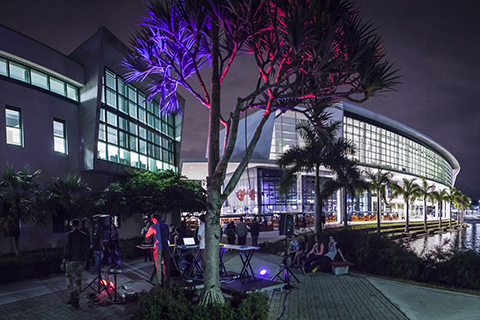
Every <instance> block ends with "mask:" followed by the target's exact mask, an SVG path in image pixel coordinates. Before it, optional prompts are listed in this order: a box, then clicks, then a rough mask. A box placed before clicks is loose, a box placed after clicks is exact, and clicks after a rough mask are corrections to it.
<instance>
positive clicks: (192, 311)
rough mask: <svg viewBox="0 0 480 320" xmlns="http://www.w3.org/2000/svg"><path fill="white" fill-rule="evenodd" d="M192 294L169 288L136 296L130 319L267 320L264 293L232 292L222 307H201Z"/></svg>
mask: <svg viewBox="0 0 480 320" xmlns="http://www.w3.org/2000/svg"><path fill="white" fill-rule="evenodd" d="M195 298H196V296H195V292H194V291H192V290H187V289H181V288H180V287H176V286H172V287H170V288H161V287H154V288H153V289H152V290H150V291H148V292H144V293H142V294H141V295H140V296H139V306H138V309H137V310H136V312H135V314H134V316H133V319H134V320H140V319H146V320H148V319H164V320H170V319H172V320H173V319H175V320H183V319H185V320H187V319H188V320H206V319H218V320H257V319H258V320H263V319H267V318H268V301H269V300H268V297H267V295H265V294H264V293H260V292H252V293H248V294H246V293H239V292H235V293H234V294H233V295H232V299H231V300H229V301H226V302H225V304H214V305H209V306H202V305H200V304H198V303H197V301H196V299H195Z"/></svg>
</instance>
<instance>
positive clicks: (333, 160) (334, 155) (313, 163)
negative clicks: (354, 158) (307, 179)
mask: <svg viewBox="0 0 480 320" xmlns="http://www.w3.org/2000/svg"><path fill="white" fill-rule="evenodd" d="M295 129H296V130H297V132H298V134H299V135H300V137H301V138H302V139H303V140H304V142H305V145H304V146H303V147H300V146H294V147H292V148H290V149H289V150H287V151H285V153H283V154H282V155H281V156H280V157H279V159H278V160H277V164H278V166H279V167H280V169H282V170H284V175H283V176H282V180H281V192H283V193H284V192H285V190H286V188H288V186H289V185H290V182H291V181H292V179H293V177H295V176H296V174H297V173H298V172H315V233H316V234H320V233H321V231H322V211H321V203H322V200H321V190H320V186H321V183H320V167H321V166H323V167H325V168H327V169H331V170H333V171H334V172H337V171H339V170H340V164H341V163H342V162H345V161H349V160H348V159H347V158H346V156H347V155H350V154H354V152H355V150H354V147H353V144H352V143H350V142H348V141H345V140H343V139H335V138H334V135H335V133H336V131H337V130H338V123H333V124H331V125H328V126H327V125H324V126H323V127H322V131H320V130H319V129H318V127H314V126H312V125H311V124H310V123H309V122H308V121H300V122H299V123H298V124H297V126H296V127H295Z"/></svg>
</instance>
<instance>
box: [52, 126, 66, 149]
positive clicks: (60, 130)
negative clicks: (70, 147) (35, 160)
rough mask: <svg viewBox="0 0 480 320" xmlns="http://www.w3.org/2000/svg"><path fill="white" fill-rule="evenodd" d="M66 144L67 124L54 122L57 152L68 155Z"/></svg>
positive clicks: (54, 141) (54, 139)
mask: <svg viewBox="0 0 480 320" xmlns="http://www.w3.org/2000/svg"><path fill="white" fill-rule="evenodd" d="M66 142H67V139H66V135H65V123H64V122H63V121H60V120H53V144H54V150H55V152H60V153H67V143H66Z"/></svg>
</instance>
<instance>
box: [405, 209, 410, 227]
mask: <svg viewBox="0 0 480 320" xmlns="http://www.w3.org/2000/svg"><path fill="white" fill-rule="evenodd" d="M405 206H406V214H405V233H408V232H409V231H408V216H409V207H410V205H409V204H408V201H405Z"/></svg>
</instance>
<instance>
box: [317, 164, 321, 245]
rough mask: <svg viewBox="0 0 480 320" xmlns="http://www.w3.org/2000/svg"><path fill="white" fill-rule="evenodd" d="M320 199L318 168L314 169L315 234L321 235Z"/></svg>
mask: <svg viewBox="0 0 480 320" xmlns="http://www.w3.org/2000/svg"><path fill="white" fill-rule="evenodd" d="M321 207H322V199H321V196H320V168H319V166H318V165H317V166H316V168H315V234H316V235H317V236H319V235H320V234H321V233H322V208H321Z"/></svg>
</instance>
